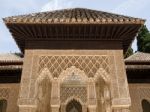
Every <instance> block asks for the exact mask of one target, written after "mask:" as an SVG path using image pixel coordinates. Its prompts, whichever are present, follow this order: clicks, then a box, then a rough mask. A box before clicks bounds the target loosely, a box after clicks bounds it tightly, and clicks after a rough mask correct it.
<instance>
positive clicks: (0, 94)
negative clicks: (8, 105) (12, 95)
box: [0, 88, 10, 99]
mask: <svg viewBox="0 0 150 112" xmlns="http://www.w3.org/2000/svg"><path fill="white" fill-rule="evenodd" d="M9 92H10V89H9V88H0V99H8V98H9Z"/></svg>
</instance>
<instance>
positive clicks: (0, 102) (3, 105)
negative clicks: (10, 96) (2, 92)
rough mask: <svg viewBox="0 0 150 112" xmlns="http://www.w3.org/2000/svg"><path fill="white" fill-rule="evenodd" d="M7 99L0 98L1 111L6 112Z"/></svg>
mask: <svg viewBox="0 0 150 112" xmlns="http://www.w3.org/2000/svg"><path fill="white" fill-rule="evenodd" d="M6 108H7V100H0V112H6Z"/></svg>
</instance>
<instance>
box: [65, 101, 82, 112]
mask: <svg viewBox="0 0 150 112" xmlns="http://www.w3.org/2000/svg"><path fill="white" fill-rule="evenodd" d="M66 112H82V105H81V104H80V103H79V102H78V101H76V100H74V99H73V100H71V101H70V102H69V103H68V104H67V106H66Z"/></svg>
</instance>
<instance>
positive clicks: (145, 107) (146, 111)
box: [142, 99, 150, 112]
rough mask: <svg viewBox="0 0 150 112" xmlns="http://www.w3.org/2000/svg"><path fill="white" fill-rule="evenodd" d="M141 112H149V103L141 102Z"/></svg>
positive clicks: (146, 101)
mask: <svg viewBox="0 0 150 112" xmlns="http://www.w3.org/2000/svg"><path fill="white" fill-rule="evenodd" d="M142 108H143V112H150V102H149V101H148V100H145V99H144V100H142Z"/></svg>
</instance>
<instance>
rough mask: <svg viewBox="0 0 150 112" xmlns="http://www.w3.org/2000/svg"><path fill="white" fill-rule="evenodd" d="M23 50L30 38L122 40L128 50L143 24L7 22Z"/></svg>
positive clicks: (124, 47)
mask: <svg viewBox="0 0 150 112" xmlns="http://www.w3.org/2000/svg"><path fill="white" fill-rule="evenodd" d="M6 25H7V27H8V29H9V30H10V32H11V34H12V36H13V38H14V39H15V41H16V43H17V44H18V46H19V48H20V50H21V51H22V52H23V51H24V47H25V42H26V41H28V40H42V39H43V40H58V41H59V40H81V41H85V40H99V41H101V40H120V41H122V43H123V49H124V51H126V50H127V49H128V46H129V45H130V44H131V42H132V41H133V40H134V37H135V36H136V35H137V32H138V31H139V29H140V27H141V26H142V24H18V23H17V24H16V23H13V24H12V23H11V24H6Z"/></svg>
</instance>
